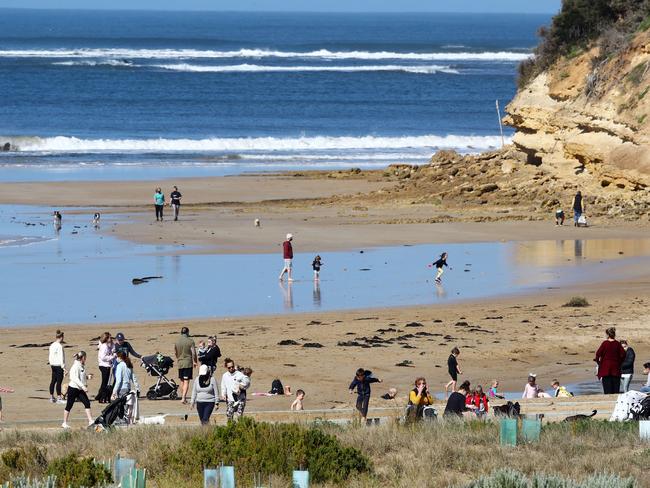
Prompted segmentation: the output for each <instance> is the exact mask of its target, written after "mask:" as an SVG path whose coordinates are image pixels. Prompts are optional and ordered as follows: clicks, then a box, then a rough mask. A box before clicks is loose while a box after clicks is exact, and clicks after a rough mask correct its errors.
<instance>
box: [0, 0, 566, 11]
mask: <svg viewBox="0 0 650 488" xmlns="http://www.w3.org/2000/svg"><path fill="white" fill-rule="evenodd" d="M560 2H561V0H534V1H531V0H523V1H522V0H0V7H5V8H21V7H24V8H67V9H75V8H85V9H111V10H112V9H142V10H217V11H219V10H239V11H290V12H299V11H309V12H463V13H466V12H481V13H484V12H489V13H507V12H513V13H514V12H516V13H555V12H557V11H558V10H559V8H560Z"/></svg>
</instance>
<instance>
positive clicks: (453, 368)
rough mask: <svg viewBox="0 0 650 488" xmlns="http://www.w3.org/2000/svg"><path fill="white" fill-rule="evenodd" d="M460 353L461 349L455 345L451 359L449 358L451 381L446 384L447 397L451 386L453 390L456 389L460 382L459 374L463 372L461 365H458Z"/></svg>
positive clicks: (448, 368)
mask: <svg viewBox="0 0 650 488" xmlns="http://www.w3.org/2000/svg"><path fill="white" fill-rule="evenodd" d="M459 355H460V349H458V348H457V347H454V348H453V349H452V350H451V354H450V355H449V359H447V370H448V372H449V377H450V378H451V381H449V383H447V384H446V385H445V397H446V396H447V395H448V393H449V387H451V391H452V392H453V391H456V384H457V383H458V375H459V374H463V372H462V371H461V370H460V366H459V365H458V356H459Z"/></svg>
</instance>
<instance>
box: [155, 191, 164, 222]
mask: <svg viewBox="0 0 650 488" xmlns="http://www.w3.org/2000/svg"><path fill="white" fill-rule="evenodd" d="M153 204H154V207H155V208H156V222H158V221H160V222H162V220H163V208H164V207H165V195H164V194H163V192H162V189H161V188H156V192H155V193H154V194H153Z"/></svg>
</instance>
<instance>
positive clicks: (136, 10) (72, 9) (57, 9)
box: [0, 7, 557, 15]
mask: <svg viewBox="0 0 650 488" xmlns="http://www.w3.org/2000/svg"><path fill="white" fill-rule="evenodd" d="M3 10H47V11H67V12H70V11H73V12H80V11H81V12H178V13H202V12H203V13H205V12H220V13H242V14H251V13H252V14H289V13H293V14H438V15H439V14H455V15H464V14H480V15H555V14H556V13H557V12H555V13H554V12H517V11H515V12H486V11H471V12H469V11H464V12H460V11H442V12H441V11H433V10H407V11H398V10H377V11H371V10H232V9H227V10H219V9H207V10H206V9H176V8H166V9H158V8H156V9H146V8H88V7H81V8H77V7H62V8H51V7H0V11H3Z"/></svg>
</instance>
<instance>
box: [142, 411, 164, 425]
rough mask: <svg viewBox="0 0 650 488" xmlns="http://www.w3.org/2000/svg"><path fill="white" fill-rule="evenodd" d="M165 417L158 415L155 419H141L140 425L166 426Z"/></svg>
mask: <svg viewBox="0 0 650 488" xmlns="http://www.w3.org/2000/svg"><path fill="white" fill-rule="evenodd" d="M165 417H167V414H165V415H156V416H154V417H140V419H139V420H138V423H139V424H140V425H165Z"/></svg>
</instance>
